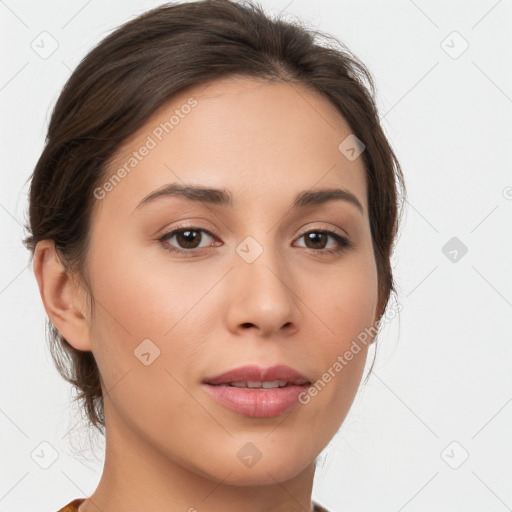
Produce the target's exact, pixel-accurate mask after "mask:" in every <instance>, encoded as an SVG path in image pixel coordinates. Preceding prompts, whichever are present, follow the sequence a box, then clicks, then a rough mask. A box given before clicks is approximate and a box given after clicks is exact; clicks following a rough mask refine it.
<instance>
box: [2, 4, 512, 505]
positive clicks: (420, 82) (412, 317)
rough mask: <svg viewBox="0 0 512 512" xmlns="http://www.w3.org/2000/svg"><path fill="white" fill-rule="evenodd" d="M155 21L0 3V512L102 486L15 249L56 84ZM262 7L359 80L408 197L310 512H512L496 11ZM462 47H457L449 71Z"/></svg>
mask: <svg viewBox="0 0 512 512" xmlns="http://www.w3.org/2000/svg"><path fill="white" fill-rule="evenodd" d="M160 3H161V2H151V1H143V0H137V1H135V0H131V1H123V2H121V1H111V2H100V1H98V0H92V1H91V0H90V1H88V2H87V1H67V2H65V1H60V2H59V1H56V0H52V1H49V0H47V1H45V2H35V1H30V2H16V1H15V0H4V1H1V2H0V19H1V24H2V26H1V30H0V53H1V56H2V66H1V75H0V76H1V78H0V101H1V105H2V117H1V134H0V137H1V141H2V151H1V156H0V158H1V161H0V169H1V179H2V186H1V189H0V225H1V236H2V241H1V246H0V247H1V248H0V250H1V265H0V313H1V322H0V328H1V330H2V332H1V340H2V345H1V356H2V357H1V358H0V365H1V368H0V389H1V395H0V431H1V433H2V434H1V456H0V471H1V473H0V474H1V477H0V511H2V512H9V511H16V512H23V511H35V510H38V511H45V510H46V511H51V510H57V509H58V508H60V507H62V506H63V505H64V504H66V503H67V502H68V501H70V500H71V499H73V498H76V497H82V496H85V495H89V494H91V493H92V492H93V491H94V489H95V488H96V485H97V483H98V481H99V478H100V475H101V470H102V445H101V441H100V445H99V447H98V448H97V450H96V455H95V456H94V454H93V453H92V452H90V451H88V450H87V449H86V448H87V446H88V445H87V437H86V435H85V433H84V431H83V429H82V427H81V423H80V421H79V420H80V418H79V417H78V416H77V415H76V413H75V410H74V409H71V408H70V398H71V394H70V387H69V385H68V384H67V383H65V382H64V381H63V380H62V379H61V378H60V377H59V375H58V374H57V371H56V370H55V369H54V367H53V365H52V362H51V359H50V354H49V351H48V349H47V345H46V342H45V338H44V321H45V313H44V309H43V307H42V303H41V300H40V297H39V292H38V289H37V286H36V281H35V278H34V275H33V272H32V268H31V263H30V259H29V254H28V251H26V250H25V248H24V247H23V246H22V243H21V239H22V237H23V236H24V231H23V224H24V223H25V222H26V218H27V214H26V208H27V192H28V178H29V176H30V174H31V172H32V170H33V168H34V165H35V163H36V162H37V159H38V157H39V154H40V152H41V150H42V148H43V141H44V137H45V134H46V128H47V123H48V120H49V116H50V114H51V109H52V108H53V105H54V103H55V101H56V99H57V97H58V95H59V93H60V90H61V88H62V86H63V85H64V83H65V81H66V80H67V78H68V77H69V75H70V73H71V70H73V69H74V68H75V66H76V65H77V64H78V62H79V61H80V59H81V58H82V57H83V56H84V55H85V54H86V53H87V52H88V50H90V49H91V47H92V45H94V44H95V43H97V42H98V41H100V40H101V39H102V38H103V37H104V36H105V35H106V34H107V33H108V32H110V31H111V30H112V29H114V28H115V27H116V26H118V25H119V24H121V23H122V22H124V21H127V20H128V19H131V18H133V17H135V16H137V15H139V14H140V13H142V12H143V11H145V10H147V9H149V8H152V7H155V6H157V5H159V4H160ZM261 3H262V5H263V6H264V7H265V8H266V9H267V10H268V11H269V12H271V13H275V14H277V13H278V12H280V11H282V14H283V15H285V16H286V17H293V16H297V17H298V18H300V19H302V20H304V21H305V22H307V23H308V24H309V25H310V26H311V27H313V28H317V29H319V30H322V31H324V32H327V33H329V34H332V35H334V36H336V37H338V38H339V39H340V40H341V41H342V42H344V43H345V44H346V45H347V46H348V47H349V48H350V49H351V50H352V51H353V52H354V53H355V54H356V55H357V56H358V57H359V58H360V59H361V60H362V61H363V62H364V63H365V64H366V65H367V66H368V68H369V69H370V71H371V72H372V73H373V76H374V77H375V80H376V83H377V88H378V104H379V108H380V112H381V120H382V123H383V126H384V129H385V131H386V133H387V135H388V137H389V138H390V141H391V143H392V145H393V147H394V149H395V150H396V153H397V156H398V158H399V160H400V162H401V164H402V167H403V169H404V173H405V177H406V182H407V188H408V203H407V205H406V211H405V214H404V222H403V227H402V233H401V236H400V239H399V242H398V245H397V249H396V253H395V257H394V268H395V278H396V281H397V284H398V293H399V302H400V303H401V305H402V307H403V309H402V312H401V314H400V317H399V319H397V320H394V321H393V322H391V323H389V324H388V325H387V326H386V329H385V330H384V331H383V333H382V335H381V337H380V340H379V348H378V355H377V363H376V366H375V368H374V373H373V375H372V376H371V378H370V380H369V382H368V384H367V385H366V386H362V387H361V389H360V392H359V393H358V395H357V397H356V400H355V403H354V405H353V408H352V409H351V411H350V413H349V415H348V417H347V419H346V421H345V422H344V424H343V426H342V428H341V429H340V431H339V433H338V434H337V435H336V436H335V437H334V439H333V440H332V442H331V443H330V444H329V446H328V447H327V448H326V450H325V451H324V452H323V454H322V457H321V461H320V464H319V466H318V469H317V473H316V478H315V486H314V494H313V495H314V498H315V499H316V500H317V501H319V502H320V503H322V504H324V505H326V506H328V507H329V508H330V509H331V510H332V511H335V512H338V511H340V512H341V511H343V512H352V511H368V512H370V511H377V510H379V511H396V512H398V511H402V510H403V511H405V512H413V511H426V510H428V511H461V510H464V511H465V512H472V511H475V512H476V511H478V512H480V511H483V510H485V511H486V512H494V511H496V512H502V511H506V510H512V485H511V483H512V436H511V432H512V431H511V427H512V371H511V363H512V337H511V334H512V321H511V319H512V315H511V313H512V273H511V272H510V262H512V237H511V234H512V230H511V226H512V222H511V221H512V200H511V199H512V188H511V187H512V172H511V168H512V167H511V162H512V156H511V155H512V153H511V151H510V148H511V143H512V137H511V135H512V126H511V120H512V71H511V62H512V44H511V42H512V41H511V39H512V36H511V34H512V2H511V1H510V0H501V1H496V0H485V1H483V0H482V1H479V2H476V1H471V2H469V1H451V2H446V1H440V0H437V1H430V2H427V1H425V0H417V1H415V2H413V1H412V0H411V1H406V0H396V1H388V2H384V1H377V0H373V1H365V2H357V1H355V0H354V1H347V0H343V1H339V0H338V1H334V0H332V1H331V0H322V1H315V2H313V1H309V2H308V1H305V0H292V1H291V2H290V1H289V0H262V2H261ZM43 31H47V32H48V33H49V34H51V36H52V37H53V38H54V39H55V40H56V41H57V43H58V48H57V49H56V51H55V52H54V53H53V54H52V55H51V56H49V57H48V58H46V59H43V58H41V57H40V56H39V55H38V54H37V53H36V52H35V51H34V50H33V49H32V47H31V44H32V41H34V40H36V42H37V41H38V39H37V38H38V37H39V35H40V34H41V32H43ZM454 31H456V32H457V33H458V34H459V35H457V34H453V32H454ZM45 37H46V36H45ZM462 38H463V39H464V40H465V41H466V42H467V44H469V47H468V48H467V50H466V51H465V52H464V53H462V54H461V55H459V56H458V57H457V58H453V56H454V55H456V54H458V53H459V52H460V50H461V49H462V48H463V46H462V45H463V40H462ZM443 41H444V43H443ZM450 52H451V54H452V55H451V56H450V55H449V53H450ZM452 237H457V238H458V239H459V240H460V241H461V242H462V243H464V245H465V246H467V248H468V252H467V253H466V254H465V255H464V256H463V257H462V258H460V259H459V260H458V261H456V262H453V261H451V260H450V259H449V258H448V257H447V256H445V254H444V253H443V252H442V248H443V246H444V245H445V244H446V243H447V242H448V240H450V239H451V238H452ZM507 262H508V263H507ZM372 356H373V352H370V354H369V360H371V359H372ZM365 375H366V373H365ZM70 430H71V434H70ZM312 435H314V433H312ZM454 441H455V443H454V444H451V443H453V442H454ZM44 442H46V443H49V444H50V445H51V446H52V447H53V450H55V453H56V455H57V459H56V460H55V462H54V463H53V464H51V466H50V467H48V468H47V469H43V468H42V467H40V465H39V464H38V463H37V462H36V460H37V457H36V456H34V455H33V453H40V454H45V455H44V456H42V458H43V459H44V457H51V453H52V448H50V447H49V445H46V444H44V445H42V446H41V445H40V444H41V443H44ZM78 447H83V451H82V453H81V454H80V455H77V454H76V453H74V451H73V450H76V449H78ZM447 447H448V449H446V448H447ZM445 449H446V450H445ZM34 450H35V452H34ZM466 455H468V458H467V460H466V461H465V462H464V463H463V464H462V465H460V467H458V469H454V468H453V467H450V465H451V466H456V465H458V464H460V462H461V460H463V458H464V456H466ZM95 457H96V458H95ZM111 512H113V511H111Z"/></svg>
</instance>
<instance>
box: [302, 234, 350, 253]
mask: <svg viewBox="0 0 512 512" xmlns="http://www.w3.org/2000/svg"><path fill="white" fill-rule="evenodd" d="M300 238H304V240H305V241H306V245H305V247H307V248H308V249H312V250H314V251H323V252H327V253H335V252H339V251H342V250H344V249H346V248H348V247H352V246H353V243H352V242H350V240H348V238H346V237H344V236H342V235H340V234H338V233H336V232H334V231H327V230H322V229H315V230H311V231H308V232H307V233H304V234H302V235H301V236H300ZM329 238H332V239H334V240H335V242H336V243H337V244H338V247H336V244H335V246H334V248H333V247H329V248H328V247H327V244H328V240H329Z"/></svg>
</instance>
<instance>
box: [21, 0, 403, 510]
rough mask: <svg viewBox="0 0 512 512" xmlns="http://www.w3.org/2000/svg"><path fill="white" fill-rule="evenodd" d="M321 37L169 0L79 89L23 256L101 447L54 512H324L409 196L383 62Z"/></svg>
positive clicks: (58, 119) (83, 72)
mask: <svg viewBox="0 0 512 512" xmlns="http://www.w3.org/2000/svg"><path fill="white" fill-rule="evenodd" d="M322 37H324V36H322V34H320V33H313V32H310V31H308V30H307V29H306V28H304V27H301V26H299V25H292V24H289V23H287V22H284V21H279V20H278V19H270V18H269V17H268V16H267V15H266V14H265V13H264V12H263V10H262V9H261V8H260V7H259V6H256V5H252V4H244V5H239V4H236V3H234V2H231V1H228V0H207V1H200V2H194V3H182V4H177V5H167V6H162V7H159V8H157V9H154V10H152V11H149V12H147V13H145V14H144V15H142V16H140V17H139V18H136V19H134V20H132V21H130V22H128V23H126V24H125V25H123V26H121V27H120V28H119V29H117V30H116V31H114V32H113V33H112V34H111V35H109V36H108V37H107V38H106V39H104V40H103V41H102V42H101V43H100V44H99V45H98V46H97V47H96V48H94V49H93V50H92V51H91V52H90V53H89V54H88V55H87V56H86V58H85V59H84V60H83V61H82V62H81V63H80V65H79V66H78V68H77V69H76V70H75V72H74V73H73V74H72V76H71V77H70V79H69V81H68V83H67V84H66V86H65V88H64V90H63V92H62V94H61V96H60V97H59V99H58V101H57V104H56V107H55V109H54V112H53V114H52V118H51V121H50V125H49V129H48V137H47V144H46V146H45V148H44V151H43V153H42V155H41V157H40V159H39V161H38V163H37V166H36V168H35V171H34V174H33V177H32V182H31V190H30V225H29V226H28V228H29V230H30V236H29V237H27V239H26V245H27V247H29V249H30V250H31V251H32V252H33V266H34V272H35V275H36V279H37V282H38V286H39V290H40V293H41V298H42V301H43V304H44V307H45V310H46V312H47V314H48V317H49V321H50V324H49V326H50V333H51V339H50V341H51V343H52V345H51V346H52V354H53V356H54V358H55V361H56V363H57V365H58V367H59V370H60V371H61V373H62V375H63V376H64V377H65V378H66V379H67V380H68V381H69V382H71V383H72V384H73V385H74V386H75V387H76V388H77V389H78V390H79V392H80V395H79V398H80V399H81V400H82V401H83V405H84V408H85V410H86V412H87V414H88V418H89V420H90V423H91V425H92V426H95V427H96V428H98V429H99V430H100V432H102V433H104V435H105V440H106V452H105V465H104V470H103V475H102V477H101V480H100V482H99V485H98V487H97V489H96V491H95V492H94V493H93V494H92V495H91V496H89V497H88V498H77V499H76V500H74V501H72V502H71V503H69V504H68V505H66V506H65V507H64V508H62V509H61V511H66V512H67V511H76V510H78V511H79V512H93V511H103V512H106V511H109V512H113V511H116V510H119V511H120V510H122V511H123V512H131V511H140V510H151V511H154V512H156V511H175V510H176V511H177V510H188V511H189V512H192V511H196V510H197V511H199V512H201V511H203V510H204V511H206V510H207V511H210V512H216V511H221V510H222V511H224V512H226V511H230V510H244V511H246V512H247V511H249V512H252V511H254V512H256V511H258V512H262V511H280V512H282V511H311V510H313V511H322V510H325V509H324V508H322V507H321V506H320V505H318V504H317V503H314V502H312V501H311V495H312V486H313V477H314V473H315V462H316V457H317V456H318V455H319V454H320V452H321V451H322V450H323V449H324V447H325V446H326V445H327V444H328V442H329V441H330V440H331V438H332V437H333V436H334V434H335V433H336V432H337V431H338V429H339V428H340V426H341V424H342V422H343V420H344V418H345V417H346V415H347V413H348V411H349V409H350V407H351V404H352V402H353V399H354V396H355V393H356V392H357V388H358V386H359V383H360V381H361V376H362V373H363V369H364V366H365V362H366V355H367V350H368V347H369V345H370V344H371V343H372V342H374V341H375V336H376V332H377V331H376V329H375V326H376V325H377V326H378V323H379V321H380V319H381V318H382V316H383V314H384V312H385V309H386V305H387V304H388V300H389V297H390V294H391V293H392V292H394V291H395V290H394V284H393V276H392V271H391V265H390V257H391V253H392V249H393V243H394V240H395V236H396V234H397V226H398V221H399V211H400V208H399V206H400V204H399V203H400V199H401V198H402V197H403V195H402V194H403V192H404V190H405V188H404V184H403V177H402V173H401V170H400V166H399V164H398V161H397V159H396V157H395V155H394V153H393V151H392V149H391V147H390V145H389V143H388V141H387V139H386V137H385V135H384V134H383V131H382V129H381V127H380V124H379V120H378V114H377V110H376V107H375V102H374V89H373V83H372V79H371V76H370V74H369V72H368V71H367V70H366V68H365V67H364V66H363V64H362V63H360V62H359V61H358V60H357V59H356V58H355V57H353V56H352V55H351V54H350V53H349V52H348V50H346V49H345V48H344V47H343V46H342V45H341V44H339V43H338V44H337V45H336V44H334V43H335V41H334V40H332V39H328V38H327V37H324V39H325V40H326V41H327V40H328V44H324V45H322V44H320V43H318V42H317V39H318V38H322ZM66 357H67V363H65V361H66Z"/></svg>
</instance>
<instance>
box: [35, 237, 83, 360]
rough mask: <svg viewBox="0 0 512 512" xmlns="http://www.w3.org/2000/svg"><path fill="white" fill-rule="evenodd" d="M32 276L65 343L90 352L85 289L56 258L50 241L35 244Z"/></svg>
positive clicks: (47, 311)
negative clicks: (33, 275) (84, 313)
mask: <svg viewBox="0 0 512 512" xmlns="http://www.w3.org/2000/svg"><path fill="white" fill-rule="evenodd" d="M33 269H34V274H35V277H36V280H37V284H38V287H39V293H40V294H41V299H42V301H43V305H44V308H45V310H46V313H47V315H48V317H49V319H50V320H51V322H52V323H53V325H54V326H55V327H56V328H57V330H58V331H59V332H60V334H61V335H62V336H63V337H64V338H65V339H66V341H67V342H68V343H69V344H70V345H72V346H73V347H74V348H76V349H78V350H84V351H86V350H92V344H91V341H90V329H89V323H88V320H87V318H85V316H84V315H83V313H82V312H83V311H86V309H85V302H84V301H85V296H86V294H85V293H84V290H82V289H81V288H80V286H78V285H77V284H76V281H75V280H74V279H73V276H72V275H71V274H70V273H69V272H67V271H66V269H65V268H64V266H63V264H62V262H61V261H60V259H59V255H58V254H57V250H56V248H55V243H54V241H53V240H41V241H39V242H38V243H37V245H36V248H35V251H34V260H33Z"/></svg>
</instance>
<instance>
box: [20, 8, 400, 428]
mask: <svg viewBox="0 0 512 512" xmlns="http://www.w3.org/2000/svg"><path fill="white" fill-rule="evenodd" d="M318 40H321V42H318ZM234 76H242V77H243V76H245V77H257V78H266V79H269V80H276V79H277V80H281V81H286V82H289V83H295V84H299V85H302V86H306V87H309V88H311V89H312V90H315V91H318V92H320V93H321V94H322V95H323V96H324V97H325V98H327V99H328V100H329V101H330V102H331V103H332V104H333V105H334V107H335V108H336V109H337V111H338V112H339V113H340V114H341V115H342V116H343V117H344V118H345V120H346V121H347V123H348V124H349V126H350V127H351V130H352V131H353V133H354V134H355V135H356V137H357V138H358V139H360V140H361V141H362V142H363V143H364V145H365V150H364V151H363V153H362V154H361V157H362V158H363V159H364V163H365V168H366V179H367V185H368V197H367V200H368V206H369V220H370V227H371V234H372V240H373V246H374V254H375V260H376V265H377V271H378V283H379V304H380V316H379V318H381V316H382V314H383V313H384V311H385V307H386V305H387V303H388V300H389V297H390V294H391V292H395V287H394V282H393V275H392V269H391V262H390V258H391V254H392V250H393V244H394V240H395V236H396V234H397V232H398V224H399V218H400V209H399V208H398V207H399V206H401V205H399V199H401V198H404V197H405V185H404V180H403V175H402V171H401V169H400V165H399V163H398V160H397V158H396V156H395V154H394V152H393V150H392V149H391V146H390V144H389V143H388V141H387V139H386V137H385V135H384V133H383V131H382V128H381V126H380V124H379V118H378V114H377V108H376V105H375V100H374V97H375V86H374V83H373V79H372V77H371V75H370V73H369V71H368V70H367V69H366V68H365V66H364V65H363V64H362V63H361V62H360V61H359V60H358V59H357V58H356V57H354V56H353V55H352V54H351V53H350V51H349V50H348V49H347V48H346V47H345V46H344V45H343V44H342V43H341V42H340V41H338V40H337V39H335V38H334V37H332V36H329V35H327V34H325V33H321V32H318V31H312V30H310V29H308V28H307V27H305V26H304V25H302V24H301V23H300V22H298V21H297V22H294V23H291V22H287V21H284V20H282V19H279V18H278V17H274V18H270V17H269V16H268V15H267V14H266V13H265V12H264V11H263V9H262V7H261V5H259V4H252V3H249V2H245V3H244V4H241V3H235V2H232V1H230V0H202V1H196V2H188V3H181V4H173V3H170V4H167V5H164V6H161V7H158V8H156V9H153V10H150V11H148V12H146V13H144V14H143V15H141V16H139V17H138V18H135V19H133V20H131V21H129V22H127V23H125V24H123V25H122V26H120V27H119V28H117V29H116V30H115V31H114V32H112V33H111V34H110V35H108V36H107V37H106V38H105V39H104V40H103V41H101V42H100V43H99V44H98V45H97V46H96V47H95V48H94V49H93V50H91V51H90V52H89V53H88V54H87V55H86V57H85V58H84V59H83V60H82V61H81V63H80V64H79V66H78V67H77V68H76V70H75V71H74V72H73V74H72V75H71V77H70V78H69V80H68V81H67V83H66V85H65V86H64V89H63V91H62V93H61V94H60V96H59V98H58V100H57V103H56V105H55V107H54V110H53V113H52V116H51V120H50V123H49V127H48V134H47V138H46V144H45V147H44V150H43V152H42V154H41V156H40V158H39V160H38V162H37V165H36V167H35V169H34V172H33V175H32V176H31V187H30V197H29V201H30V203H29V226H26V228H27V230H28V232H29V233H30V236H27V237H26V239H25V240H24V243H25V245H26V247H27V248H28V249H29V250H30V251H31V252H32V253H33V252H34V250H35V245H36V243H37V242H38V241H39V240H43V239H51V240H54V242H55V246H56V248H57V250H58V254H59V256H60V258H61V260H62V262H63V264H64V265H65V267H66V269H67V270H69V271H70V272H78V275H81V276H82V277H83V276H84V268H85V267H84V262H85V259H86V254H87V246H88V232H89V222H90V218H91V212H92V207H93V197H94V196H93V190H94V189H95V188H96V187H97V186H98V185H99V184H101V182H102V180H103V179H104V174H105V170H106V166H107V164H108V163H109V161H110V160H111V159H112V158H113V156H114V155H115V152H116V150H118V149H119V147H120V146H121V144H122V143H123V141H125V140H126V139H127V138H128V137H129V136H130V135H131V134H133V133H134V132H135V131H136V130H137V129H138V128H140V127H141V126H142V125H143V123H144V122H145V121H146V120H147V119H148V118H149V116H150V115H151V114H152V113H153V112H154V111H155V110H156V109H157V108H158V107H159V106H161V105H162V104H163V103H165V102H166V101H168V100H169V99H170V98H171V96H172V95H173V94H175V93H177V92H179V91H181V90H183V89H185V88H186V87H189V86H194V85H199V84H202V83H206V82H208V81H212V80H215V79H217V78H224V77H234ZM340 142H341V141H340ZM47 328H48V338H49V344H50V352H51V355H52V358H53V361H54V363H55V365H56V367H57V369H58V371H59V373H60V374H61V375H62V377H63V378H64V379H66V380H67V381H68V382H70V383H71V384H72V385H73V386H75V387H76V389H77V390H78V391H79V393H78V396H77V397H76V398H75V400H83V402H84V406H85V410H86V414H87V416H88V419H89V421H90V423H91V424H92V425H93V426H95V427H96V428H98V430H99V431H100V432H101V433H104V427H105V421H104V420H105V418H104V410H103V396H102V390H101V385H100V375H99V371H98V367H97V365H96V362H95V359H94V357H93V354H92V353H91V352H89V351H80V350H76V349H75V348H73V347H72V346H71V345H70V344H69V343H68V342H67V341H66V340H65V339H64V338H63V337H62V336H61V334H60V333H59V332H58V330H57V329H56V328H55V326H53V324H52V323H51V322H50V321H49V320H48V322H47ZM374 361H375V360H374ZM372 367H373V364H372Z"/></svg>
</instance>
